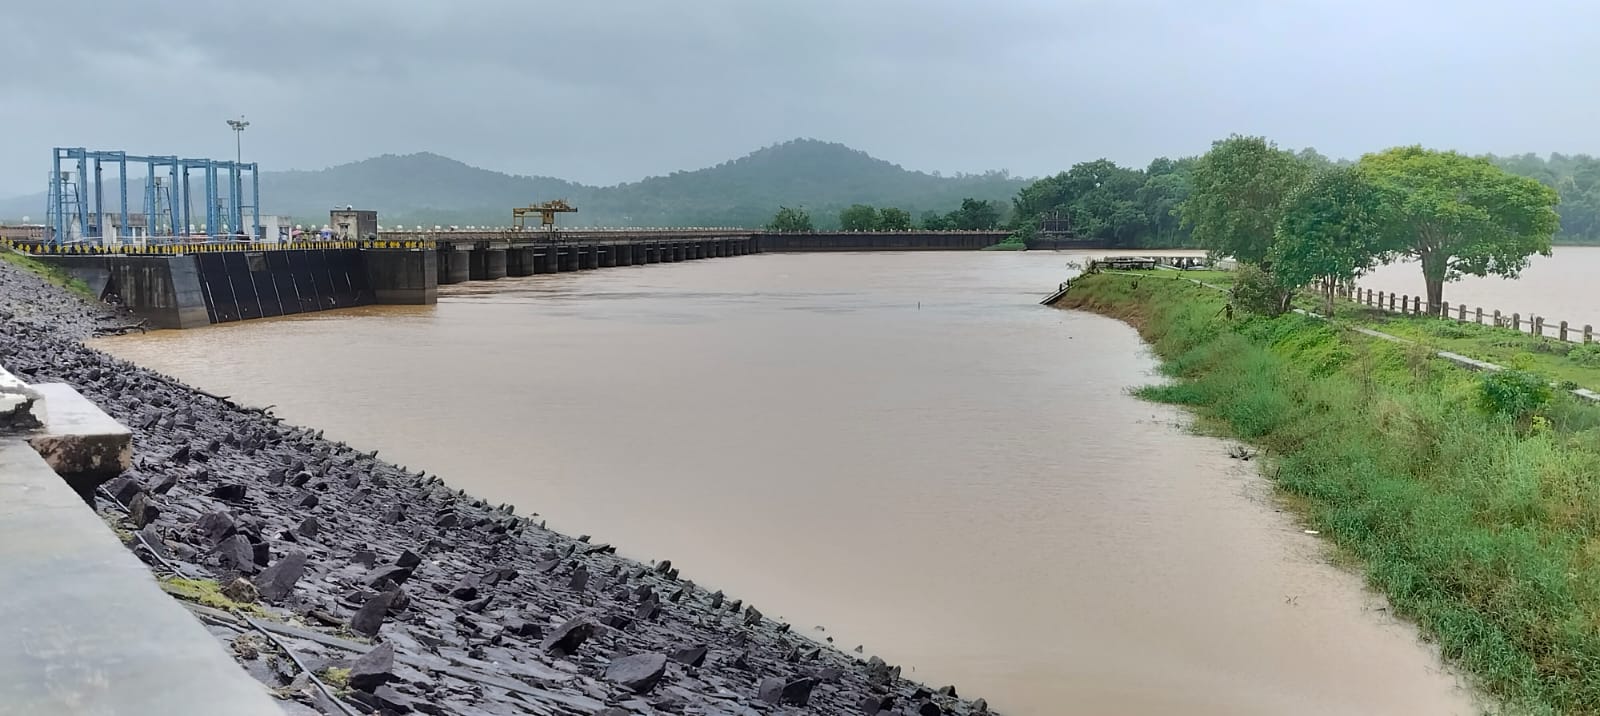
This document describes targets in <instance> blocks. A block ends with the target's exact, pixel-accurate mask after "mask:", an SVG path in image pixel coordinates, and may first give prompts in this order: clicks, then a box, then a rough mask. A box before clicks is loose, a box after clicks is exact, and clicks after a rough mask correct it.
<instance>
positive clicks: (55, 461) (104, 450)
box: [28, 383, 133, 495]
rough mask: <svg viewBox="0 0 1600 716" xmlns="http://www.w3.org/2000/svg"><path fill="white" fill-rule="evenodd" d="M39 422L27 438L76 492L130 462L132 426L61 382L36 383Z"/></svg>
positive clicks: (84, 491)
mask: <svg viewBox="0 0 1600 716" xmlns="http://www.w3.org/2000/svg"><path fill="white" fill-rule="evenodd" d="M33 390H34V391H35V392H37V393H38V394H39V395H40V396H41V397H42V398H43V399H44V427H43V428H42V429H40V430H37V431H34V432H32V433H30V434H29V435H28V444H29V445H32V446H33V449H34V450H36V451H38V453H39V455H40V456H41V457H43V458H44V461H45V463H46V464H48V465H49V466H50V467H51V468H52V469H54V470H55V471H56V474H58V475H60V476H61V478H62V479H64V480H66V481H67V484H69V485H71V486H72V489H74V490H76V491H77V492H78V494H80V495H88V494H91V493H93V492H94V488H95V487H97V486H99V485H100V484H101V483H103V482H105V481H106V480H110V479H111V478H113V477H116V476H117V475H119V474H121V473H122V471H124V470H127V469H128V467H129V466H130V465H132V464H133V432H132V431H130V430H129V429H128V428H127V427H126V426H124V425H123V424H121V423H119V422H117V421H116V420H114V419H113V418H112V417H111V416H109V415H106V414H105V411H103V410H101V409H100V406H98V405H95V404H94V403H92V402H90V401H89V399H88V398H85V397H83V396H82V395H80V394H79V393H78V391H77V390H74V389H73V387H72V386H70V385H67V384H65V383H41V384H38V385H35V386H33Z"/></svg>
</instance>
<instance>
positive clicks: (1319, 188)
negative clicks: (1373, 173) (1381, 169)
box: [1267, 165, 1384, 316]
mask: <svg viewBox="0 0 1600 716" xmlns="http://www.w3.org/2000/svg"><path fill="white" fill-rule="evenodd" d="M1330 166H1331V165H1330ZM1383 205H1384V201H1383V198H1382V196H1381V190H1380V189H1379V188H1378V187H1377V186H1376V185H1374V184H1373V183H1372V182H1370V181H1368V180H1367V179H1366V177H1364V176H1362V175H1361V173H1360V171H1358V170H1356V169H1354V168H1349V167H1341V168H1336V169H1326V170H1324V171H1321V172H1318V173H1317V174H1316V175H1314V176H1312V177H1311V179H1309V180H1307V181H1306V182H1305V183H1304V184H1302V185H1300V187H1299V188H1297V189H1295V190H1294V191H1293V192H1290V194H1289V196H1288V197H1287V198H1285V200H1284V206H1283V216H1282V217H1281V218H1280V219H1279V220H1278V227H1277V231H1276V238H1275V239H1274V241H1273V243H1272V248H1271V249H1270V250H1268V251H1267V260H1268V262H1270V263H1271V264H1272V273H1273V275H1274V276H1276V277H1277V281H1278V283H1279V284H1280V285H1282V286H1284V287H1286V288H1290V289H1293V288H1299V287H1301V286H1306V285H1310V284H1312V283H1318V284H1319V285H1318V288H1319V290H1320V291H1321V292H1322V299H1323V304H1322V305H1323V313H1324V315H1329V316H1331V315H1333V294H1334V290H1335V288H1336V287H1337V286H1338V285H1339V284H1340V283H1343V282H1347V281H1350V280H1353V279H1355V277H1356V276H1358V275H1360V274H1362V273H1364V272H1366V271H1367V270H1368V269H1371V268H1372V267H1373V266H1375V265H1376V264H1377V263H1378V262H1379V261H1381V260H1382V258H1383V255H1384V248H1383V240H1382V236H1381V234H1382V218H1381V212H1382V210H1383Z"/></svg>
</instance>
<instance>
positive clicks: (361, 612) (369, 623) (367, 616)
mask: <svg viewBox="0 0 1600 716" xmlns="http://www.w3.org/2000/svg"><path fill="white" fill-rule="evenodd" d="M398 596H399V593H398V592H383V593H380V594H378V595H377V596H374V597H372V598H371V599H368V600H367V603H366V604H363V605H361V608H360V609H357V610H356V613H355V615H354V616H352V617H350V631H353V632H355V633H357V634H360V635H362V636H365V637H368V638H371V637H374V636H377V635H378V629H379V628H380V627H382V626H383V618H384V617H385V616H388V614H389V607H390V606H392V605H393V604H394V601H395V599H396V598H397V597H398Z"/></svg>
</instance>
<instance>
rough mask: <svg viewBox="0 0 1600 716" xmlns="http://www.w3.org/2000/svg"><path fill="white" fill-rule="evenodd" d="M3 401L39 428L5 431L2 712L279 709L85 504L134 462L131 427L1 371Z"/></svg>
mask: <svg viewBox="0 0 1600 716" xmlns="http://www.w3.org/2000/svg"><path fill="white" fill-rule="evenodd" d="M24 391H26V392H24ZM23 395H29V396H32V398H33V400H32V401H19V400H17V399H16V398H14V397H13V396H23ZM0 401H4V402H3V403H0V404H9V405H12V406H13V407H14V408H15V407H17V406H19V405H21V404H22V403H23V402H29V405H28V409H29V412H30V414H32V415H33V416H34V420H33V422H36V423H38V427H34V428H33V429H31V430H28V431H26V432H17V431H14V430H13V431H4V432H6V434H0V584H4V585H5V588H4V589H0V614H3V615H5V618H3V619H0V712H4V713H17V714H66V713H75V714H76V713H82V714H89V713H95V714H102V713H103V714H144V713H161V714H183V715H185V716H189V715H193V716H200V715H201V714H220V713H226V714H246V715H248V716H268V715H271V716H279V715H281V714H282V711H281V710H280V709H278V707H277V706H276V705H275V704H274V703H273V701H272V699H270V698H268V696H267V694H266V692H265V691H264V690H263V689H262V688H261V687H260V685H259V684H257V683H256V682H255V681H254V680H252V679H251V678H250V677H249V676H247V675H246V674H245V673H244V672H243V671H242V670H240V669H239V667H238V665H237V664H235V663H234V661H233V659H232V658H230V657H229V656H228V655H227V654H225V653H224V652H223V651H222V649H221V647H220V646H219V645H218V644H217V641H216V640H215V639H214V638H213V637H212V636H211V635H210V634H209V633H208V632H207V631H206V630H205V628H204V627H202V626H201V625H200V623H199V622H197V621H195V619H194V618H193V617H192V616H190V615H189V613H188V611H187V610H185V609H184V608H183V607H182V606H180V605H178V603H177V602H175V601H174V600H173V599H172V598H171V597H169V596H167V595H166V594H164V593H162V591H161V589H160V587H158V586H157V585H156V583H155V580H154V579H153V578H152V577H151V575H150V571H149V569H147V568H146V567H145V566H144V565H143V564H142V563H140V562H139V560H138V559H136V558H135V557H134V556H133V553H132V552H129V551H128V549H127V548H126V547H124V546H123V545H122V544H121V543H120V542H118V540H117V538H116V536H115V535H113V534H112V532H111V530H110V529H108V528H107V527H106V525H105V523H104V522H101V521H100V518H99V517H97V516H96V515H95V513H94V511H93V510H92V509H90V508H89V506H88V505H85V504H84V496H85V495H89V494H92V492H93V490H94V488H95V486H97V485H99V484H100V482H101V481H103V480H104V479H106V478H109V477H112V476H115V475H117V474H118V473H120V472H122V471H123V470H125V469H127V468H128V466H129V463H130V461H131V458H132V435H131V433H130V432H129V430H128V429H127V428H126V427H123V426H122V425H121V424H119V423H117V422H116V421H115V420H113V419H111V417H110V416H108V415H106V414H105V413H104V412H102V411H101V410H100V408H99V407H97V406H96V405H94V404H93V403H91V402H89V401H88V400H87V399H85V398H84V397H83V396H82V395H79V394H78V392H77V391H76V390H73V389H72V387H71V386H69V385H66V384H64V383H48V384H41V385H35V386H23V385H22V382H21V381H19V380H17V379H16V378H15V377H14V376H11V375H10V374H9V373H6V372H5V371H4V369H0ZM75 493H76V494H75Z"/></svg>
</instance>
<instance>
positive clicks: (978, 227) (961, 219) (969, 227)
mask: <svg viewBox="0 0 1600 716" xmlns="http://www.w3.org/2000/svg"><path fill="white" fill-rule="evenodd" d="M948 218H949V221H950V223H951V224H952V225H951V226H950V227H949V228H951V229H956V230H960V231H985V230H988V229H993V228H995V227H997V226H999V225H1000V207H999V206H997V205H996V204H995V203H994V202H992V201H984V200H982V199H972V198H967V199H962V200H961V208H959V209H956V210H955V211H953V212H950V216H949V217H948Z"/></svg>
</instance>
